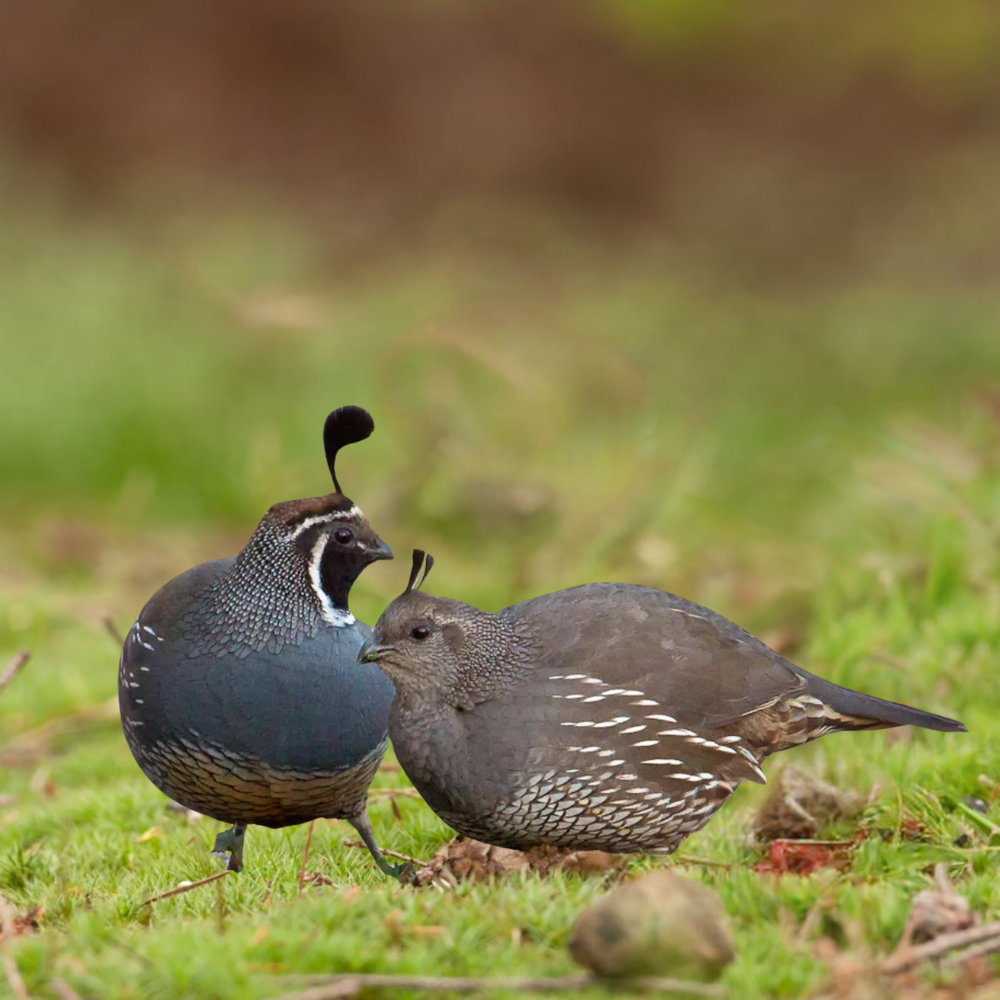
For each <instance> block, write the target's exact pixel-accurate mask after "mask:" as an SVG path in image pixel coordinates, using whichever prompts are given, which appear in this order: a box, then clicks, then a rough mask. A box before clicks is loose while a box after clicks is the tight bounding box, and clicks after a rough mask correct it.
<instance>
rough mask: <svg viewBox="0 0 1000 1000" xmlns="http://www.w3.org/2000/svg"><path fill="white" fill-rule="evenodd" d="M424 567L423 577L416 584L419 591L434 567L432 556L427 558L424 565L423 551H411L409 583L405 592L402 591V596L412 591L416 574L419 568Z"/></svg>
mask: <svg viewBox="0 0 1000 1000" xmlns="http://www.w3.org/2000/svg"><path fill="white" fill-rule="evenodd" d="M422 564H423V566H424V575H423V576H422V577H421V578H420V583H417V586H416V589H417V590H419V589H420V588H421V587H422V586H423V585H424V580H426V579H427V574H428V573H429V572H430V571H431V567H432V566H433V565H434V556H428V557H427V562H426V564H424V550H423V549H414V550H413V569H411V570H410V582H409V583H408V584H407V585H406V590H404V591H403V593H404V594H408V593H410V591H411V590H413V589H414V586H413V585H414V583H416V581H417V574H418V573H419V572H420V567H421V565H422Z"/></svg>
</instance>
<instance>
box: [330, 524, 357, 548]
mask: <svg viewBox="0 0 1000 1000" xmlns="http://www.w3.org/2000/svg"><path fill="white" fill-rule="evenodd" d="M333 537H334V539H336V541H338V542H339V543H340V544H341V545H346V544H347V543H348V542H349V541H350V540H351V539H352V538H353V537H354V535H352V534H351V532H350V531H349V530H348V529H347V528H338V529H337V530H336V531H335V532H334V533H333Z"/></svg>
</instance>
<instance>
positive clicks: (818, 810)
mask: <svg viewBox="0 0 1000 1000" xmlns="http://www.w3.org/2000/svg"><path fill="white" fill-rule="evenodd" d="M863 805H864V799H863V798H862V796H860V795H859V794H858V793H857V792H854V791H851V790H844V789H841V788H837V787H836V786H834V785H831V784H828V783H827V782H825V781H823V780H822V779H820V778H818V777H816V775H815V774H812V773H811V772H809V771H806V770H803V769H802V768H800V767H794V766H792V767H785V768H783V769H782V770H781V771H780V772H779V774H778V777H777V779H776V781H775V782H774V788H773V790H772V792H771V794H770V795H769V796H768V798H767V801H766V802H765V803H764V805H763V806H762V807H761V810H760V812H759V813H758V814H757V817H756V819H755V820H754V824H753V829H754V834H755V835H756V837H757V839H758V840H763V841H769V840H804V839H810V838H813V837H816V836H818V835H819V833H820V831H821V830H823V829H824V828H825V827H827V826H829V825H830V824H831V823H833V822H836V821H837V820H841V819H850V818H851V817H853V816H856V815H857V814H858V813H859V812H860V811H861V808H862V806H863Z"/></svg>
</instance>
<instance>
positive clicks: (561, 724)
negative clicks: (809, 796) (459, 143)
mask: <svg viewBox="0 0 1000 1000" xmlns="http://www.w3.org/2000/svg"><path fill="white" fill-rule="evenodd" d="M422 557H423V553H420V552H417V553H415V556H414V569H413V573H412V575H411V577H410V584H409V586H408V587H407V589H406V591H405V592H404V593H403V594H402V595H400V596H399V597H397V598H396V600H394V601H393V602H392V604H390V605H389V607H388V608H387V609H386V610H385V612H384V613H383V614H382V616H381V618H380V619H379V621H378V623H377V624H376V626H375V629H374V633H373V635H372V637H371V638H370V639H368V640H367V641H366V642H365V645H364V646H363V647H362V650H361V655H360V657H359V661H360V663H362V664H367V663H378V664H379V666H381V667H382V669H383V670H384V671H385V672H386V674H387V675H388V676H389V677H390V678H391V679H392V681H393V683H394V684H395V686H396V697H395V700H394V702H393V706H392V711H391V712H390V715H389V735H390V736H391V738H392V741H393V747H394V749H395V751H396V756H397V757H398V759H399V762H400V764H401V765H402V767H403V769H404V770H405V772H406V773H407V775H409V777H410V779H411V780H412V782H413V784H414V785H415V786H416V787H417V789H418V790H419V791H420V793H421V795H423V797H424V798H425V799H426V800H427V802H428V804H429V805H430V806H431V808H432V809H434V811H435V812H437V814H438V815H439V816H440V817H441V818H442V819H443V820H444V821H445V822H446V823H448V824H449V825H450V826H452V827H454V828H455V829H456V830H458V831H460V832H461V833H464V834H466V835H467V836H470V837H475V838H476V839H478V840H484V841H487V842H488V843H491V844H497V845H499V846H502V847H514V848H519V849H522V850H526V849H528V848H530V847H534V846H536V845H539V844H554V845H557V846H561V847H568V848H574V849H578V850H602V851H611V852H619V853H630V852H648V853H657V854H668V853H670V852H672V851H674V850H675V849H676V848H677V846H678V845H679V844H680V843H681V842H682V841H683V840H684V839H685V838H686V837H687V836H688V835H689V834H691V833H693V832H694V831H696V830H699V829H701V827H703V826H704V825H705V824H706V823H707V822H708V820H709V819H710V818H711V816H712V815H713V814H714V813H715V811H716V810H717V809H719V807H720V806H721V805H722V804H723V803H724V802H725V801H726V799H728V798H729V796H730V795H731V794H732V792H733V790H734V789H735V788H736V786H737V785H739V784H740V782H742V781H746V780H750V781H756V782H763V781H764V773H763V771H762V770H761V764H762V762H763V760H764V758H765V757H767V756H768V755H769V754H771V753H774V752H775V751H778V750H786V749H788V748H789V747H793V746H797V745H799V744H802V743H806V742H808V741H809V740H813V739H816V738H817V737H819V736H823V735H825V734H827V733H834V732H840V731H844V730H863V729H884V728H888V727H892V726H902V725H913V726H921V727H923V728H925V729H936V730H940V731H942V732H960V731H964V730H965V727H964V726H963V725H962V724H961V723H960V722H956V721H955V720H953V719H948V718H944V717H943V716H940V715H932V714H930V713H928V712H923V711H920V710H918V709H915V708H908V707H907V706H905V705H899V704H896V703H894V702H889V701H883V700H881V699H879V698H873V697H870V696H869V695H865V694H861V693H859V692H857V691H851V690H849V689H847V688H843V687H839V686H838V685H836V684H832V683H830V682H829V681H826V680H823V679H822V678H820V677H816V676H815V675H813V674H810V673H808V672H807V671H805V670H803V669H802V668H801V667H798V666H796V665H795V664H793V663H790V662H789V661H788V660H786V659H784V658H783V657H781V656H779V655H778V654H777V653H775V652H774V651H773V650H771V649H769V648H768V647H767V646H766V645H764V643H762V642H760V641H759V640H758V639H755V638H754V637H753V636H752V635H750V634H749V633H748V632H745V631H744V630H743V629H741V628H740V627H739V626H737V625H734V624H733V623H732V622H730V621H727V620H726V619H725V618H723V617H722V616H721V615H718V614H716V613H714V612H713V611H709V610H708V609H707V608H703V607H701V606H699V605H697V604H693V603H691V602H690V601H686V600H684V599H683V598H680V597H675V596H674V595H672V594H667V593H664V592H663V591H660V590H654V589H652V588H651V587H640V586H634V585H631V584H624V583H592V584H587V585H586V586H582V587H574V588H572V589H570V590H561V591H558V592H557V593H554V594H546V595H544V596H542V597H536V598H534V599H533V600H529V601H525V602H523V603H521V604H515V605H514V606H512V607H509V608H505V609H504V610H503V611H500V612H498V613H497V614H489V613H487V612H485V611H480V610H479V609H478V608H474V607H471V606H470V605H468V604H463V603H461V602H459V601H454V600H450V599H448V598H443V597H431V596H429V595H427V594H424V593H422V592H421V591H420V589H419V587H416V588H415V587H414V581H415V579H416V575H417V572H418V570H419V566H420V561H421V560H422ZM429 562H430V559H429V557H428V563H429ZM425 576H426V572H425Z"/></svg>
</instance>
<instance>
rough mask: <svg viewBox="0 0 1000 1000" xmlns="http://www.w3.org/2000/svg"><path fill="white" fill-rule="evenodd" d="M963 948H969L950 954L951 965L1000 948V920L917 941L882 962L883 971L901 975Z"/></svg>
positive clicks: (888, 973) (891, 974)
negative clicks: (957, 953) (921, 942)
mask: <svg viewBox="0 0 1000 1000" xmlns="http://www.w3.org/2000/svg"><path fill="white" fill-rule="evenodd" d="M987 943H989V944H991V945H992V947H990V948H986V947H985V945H986V944H987ZM972 946H975V948H973V947H972ZM960 949H967V950H966V951H963V952H962V954H960V955H955V956H953V957H952V958H950V959H949V964H950V965H955V964H957V963H958V962H962V961H965V959H966V958H971V957H973V955H983V954H986V953H988V952H990V951H996V950H1000V920H994V921H993V922H992V923H989V924H983V925H982V926H981V927H969V928H968V929H967V930H964V931H954V932H953V933H951V934H941V935H940V936H939V937H936V938H934V940H933V941H928V942H927V943H926V944H920V945H917V946H916V947H914V948H909V947H907V948H902V949H897V951H896V952H895V953H894V954H892V955H890V956H889V957H888V958H887V959H886V960H885V961H884V962H883V963H882V966H881V971H882V972H883V973H885V974H886V975H888V976H898V975H899V974H900V973H903V972H909V971H910V970H911V969H914V968H916V967H917V966H918V965H920V964H922V963H923V962H929V961H932V960H933V959H935V958H941V957H943V956H944V955H947V954H948V953H949V952H953V951H959V950H960Z"/></svg>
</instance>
